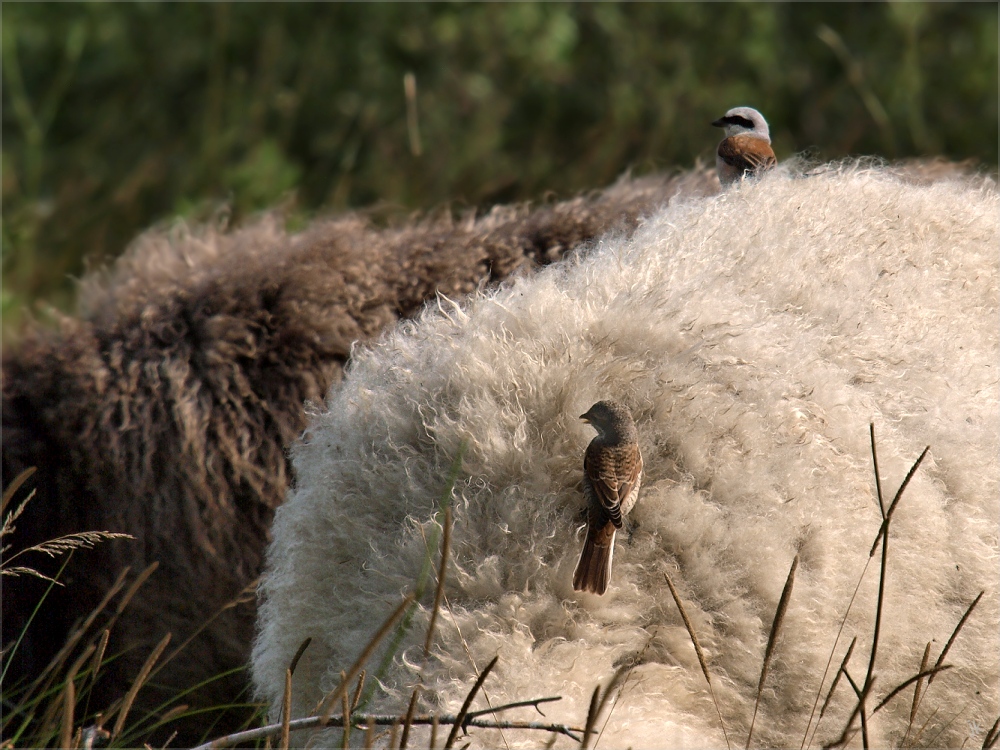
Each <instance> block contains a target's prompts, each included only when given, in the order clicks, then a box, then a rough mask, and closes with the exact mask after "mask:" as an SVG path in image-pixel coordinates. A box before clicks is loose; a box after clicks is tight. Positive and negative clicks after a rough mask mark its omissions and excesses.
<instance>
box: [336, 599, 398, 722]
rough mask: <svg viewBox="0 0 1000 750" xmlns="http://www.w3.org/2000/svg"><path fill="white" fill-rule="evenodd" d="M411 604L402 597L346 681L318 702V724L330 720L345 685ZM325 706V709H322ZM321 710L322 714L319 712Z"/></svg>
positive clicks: (348, 672) (349, 671) (358, 659)
mask: <svg viewBox="0 0 1000 750" xmlns="http://www.w3.org/2000/svg"><path fill="white" fill-rule="evenodd" d="M412 603H413V595H412V594H407V595H406V596H405V597H403V601H401V602H400V603H399V606H397V607H396V609H394V610H393V611H392V613H391V614H390V615H389V616H388V617H387V618H386V620H385V622H383V623H382V627H380V628H379V629H378V631H377V632H376V633H375V635H374V636H372V639H371V640H370V641H368V645H367V646H365V648H364V650H363V651H362V652H361V655H360V656H358V658H357V660H356V661H355V662H354V664H353V665H352V666H351V668H350V669H349V670H348V671H347V679H346V680H344V681H343V682H341V683H340V684H339V685H338V686H337V687H336V688H334V689H333V691H332V692H331V693H330V694H329V695H327V696H326V697H325V698H323V699H322V700H321V701H320V704H319V706H317V707H316V709H317V713H320V724H321V725H322V726H326V724H327V723H328V722H329V720H330V716H332V715H333V707H334V706H336V705H337V702H338V701H339V700H340V696H341V694H342V693H343V692H344V691H345V690H347V684H348V682H349V681H350V680H353V679H354V677H355V676H356V675H357V674H358V672H360V671H361V665H363V664H364V663H365V662H366V661H368V658H369V657H370V656H371V655H372V652H373V651H375V649H376V648H377V647H378V644H379V643H380V642H381V641H382V639H383V638H385V636H386V634H388V632H389V630H391V629H392V626H393V625H395V624H396V621H397V620H398V619H399V618H400V617H402V616H403V613H404V612H405V611H406V610H407V609H408V608H409V606H410V605H411V604H412ZM324 706H325V708H324ZM320 709H322V712H320Z"/></svg>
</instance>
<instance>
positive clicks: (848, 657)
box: [817, 636, 858, 726]
mask: <svg viewBox="0 0 1000 750" xmlns="http://www.w3.org/2000/svg"><path fill="white" fill-rule="evenodd" d="M857 642H858V637H857V636H854V637H853V638H852V639H851V645H850V646H848V647H847V653H845V654H844V660H843V661H842V662H840V669H838V670H837V674H835V675H834V677H833V682H831V683H830V690H829V692H828V693H827V694H826V700H824V701H823V708H821V709H820V710H819V718H820V719H822V718H823V714H825V713H826V709H827V707H828V706H829V705H830V700H831V699H832V698H833V691H834V690H836V689H837V685H838V683H839V682H840V678H841V677H842V676H844V675H845V674H847V663H848V662H849V661H850V660H851V654H853V653H854V646H855V644H857ZM817 726H819V722H817Z"/></svg>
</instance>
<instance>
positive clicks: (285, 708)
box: [278, 667, 292, 750]
mask: <svg viewBox="0 0 1000 750" xmlns="http://www.w3.org/2000/svg"><path fill="white" fill-rule="evenodd" d="M291 716H292V668H291V667H289V668H288V669H286V670H285V694H284V695H283V696H282V697H281V741H280V743H279V744H278V747H279V748H280V749H281V750H288V745H289V742H290V741H291V739H290V738H291V727H290V725H289V722H290V721H291Z"/></svg>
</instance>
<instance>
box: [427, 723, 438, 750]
mask: <svg viewBox="0 0 1000 750" xmlns="http://www.w3.org/2000/svg"><path fill="white" fill-rule="evenodd" d="M432 719H433V720H432V721H431V739H430V742H428V743H427V747H428V748H429V750H437V747H436V745H437V738H438V717H437V714H434V716H433V717H432Z"/></svg>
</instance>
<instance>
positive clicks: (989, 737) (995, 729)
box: [983, 717, 1000, 750]
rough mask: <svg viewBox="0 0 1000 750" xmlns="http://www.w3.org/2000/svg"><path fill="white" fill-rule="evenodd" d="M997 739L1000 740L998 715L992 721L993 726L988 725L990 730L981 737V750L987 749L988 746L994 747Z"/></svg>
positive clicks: (999, 719)
mask: <svg viewBox="0 0 1000 750" xmlns="http://www.w3.org/2000/svg"><path fill="white" fill-rule="evenodd" d="M997 740H1000V717H998V718H997V720H996V721H994V722H993V726H991V727H990V730H989V731H988V732H987V733H986V736H985V737H984V738H983V750H989V748H993V747H996V746H997Z"/></svg>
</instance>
